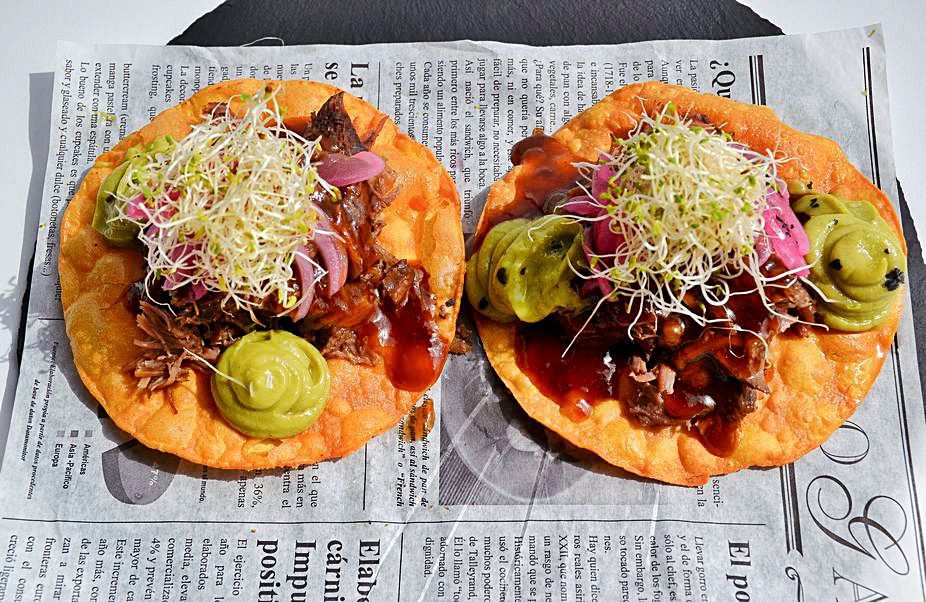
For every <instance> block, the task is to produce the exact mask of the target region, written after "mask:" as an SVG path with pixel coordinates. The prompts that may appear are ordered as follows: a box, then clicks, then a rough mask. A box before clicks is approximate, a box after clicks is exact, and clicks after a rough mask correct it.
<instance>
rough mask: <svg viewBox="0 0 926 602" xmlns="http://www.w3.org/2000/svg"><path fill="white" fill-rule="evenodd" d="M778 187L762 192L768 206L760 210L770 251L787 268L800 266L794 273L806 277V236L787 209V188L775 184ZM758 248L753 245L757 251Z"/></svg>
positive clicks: (789, 206) (807, 272) (807, 246)
mask: <svg viewBox="0 0 926 602" xmlns="http://www.w3.org/2000/svg"><path fill="white" fill-rule="evenodd" d="M778 188H779V190H775V189H772V188H770V189H769V190H768V192H767V193H766V195H765V200H766V202H767V203H768V209H766V210H765V211H763V212H762V218H763V220H764V221H765V234H766V235H767V236H768V242H769V243H771V246H772V250H773V251H774V253H775V255H777V256H778V258H779V259H780V260H781V263H782V264H783V265H784V266H785V268H787V269H788V270H795V269H797V268H800V267H801V266H805V267H804V268H803V269H801V270H799V271H798V272H796V274H797V275H798V276H806V275H807V274H809V273H810V270H809V269H808V268H807V267H806V265H807V262H806V261H805V260H804V256H805V255H807V253H809V252H810V239H809V238H807V233H806V232H804V228H803V227H802V226H801V222H800V221H799V220H798V219H797V216H796V215H794V212H793V211H792V210H791V205H790V203H789V202H788V189H787V188H786V187H785V186H781V185H780V186H779V187H778ZM758 250H760V249H759V248H758V244H757V251H758Z"/></svg>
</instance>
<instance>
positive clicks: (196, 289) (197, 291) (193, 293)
mask: <svg viewBox="0 0 926 602" xmlns="http://www.w3.org/2000/svg"><path fill="white" fill-rule="evenodd" d="M207 292H209V291H207V290H206V285H205V284H203V283H202V282H194V283H193V284H191V285H190V300H191V301H199V300H200V299H202V298H203V297H205V296H206V293H207Z"/></svg>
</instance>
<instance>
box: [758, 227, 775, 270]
mask: <svg viewBox="0 0 926 602" xmlns="http://www.w3.org/2000/svg"><path fill="white" fill-rule="evenodd" d="M756 254H758V256H759V266H760V267H761V266H763V265H765V262H766V261H768V258H769V257H771V256H772V245H771V243H770V242H769V238H768V235H767V234H760V235H759V236H757V237H756Z"/></svg>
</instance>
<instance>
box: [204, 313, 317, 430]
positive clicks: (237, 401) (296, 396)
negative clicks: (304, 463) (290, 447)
mask: <svg viewBox="0 0 926 602" xmlns="http://www.w3.org/2000/svg"><path fill="white" fill-rule="evenodd" d="M216 368H217V370H218V373H216V374H215V375H214V376H213V377H212V396H213V397H214V398H215V402H216V405H217V406H218V407H219V411H220V412H221V413H222V416H223V417H224V418H225V420H227V421H228V423H229V424H230V425H231V426H232V427H234V428H235V429H236V430H238V431H241V432H242V433H244V434H246V435H251V436H252V437H272V438H283V437H291V436H293V435H296V434H298V433H301V432H302V431H304V430H306V429H307V428H309V427H310V426H312V425H313V424H314V423H315V421H316V420H318V417H319V416H320V415H321V413H322V410H324V409H325V403H326V402H327V400H328V392H329V388H330V375H329V373H328V365H327V363H326V362H325V358H323V357H322V355H321V353H319V352H318V350H317V349H316V348H315V347H313V346H312V345H311V344H310V343H309V342H308V341H306V340H305V339H303V338H301V337H298V336H296V335H294V334H291V333H289V332H286V331H282V330H269V331H257V332H252V333H250V334H247V335H245V336H243V337H241V339H239V340H238V341H237V342H235V344H234V345H232V346H231V347H229V348H228V349H226V350H225V351H224V352H223V353H222V356H221V357H220V358H219V362H218V365H217V366H216ZM227 377H231V378H232V379H234V381H233V380H230V379H229V378H227ZM235 381H237V382H235Z"/></svg>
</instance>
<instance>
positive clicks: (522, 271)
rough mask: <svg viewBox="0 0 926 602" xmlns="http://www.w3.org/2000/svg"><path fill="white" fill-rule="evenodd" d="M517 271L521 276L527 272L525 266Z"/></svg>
mask: <svg viewBox="0 0 926 602" xmlns="http://www.w3.org/2000/svg"><path fill="white" fill-rule="evenodd" d="M518 273H519V274H521V275H522V276H523V275H524V274H526V273H527V268H521V269H520V270H518Z"/></svg>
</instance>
